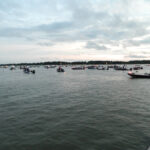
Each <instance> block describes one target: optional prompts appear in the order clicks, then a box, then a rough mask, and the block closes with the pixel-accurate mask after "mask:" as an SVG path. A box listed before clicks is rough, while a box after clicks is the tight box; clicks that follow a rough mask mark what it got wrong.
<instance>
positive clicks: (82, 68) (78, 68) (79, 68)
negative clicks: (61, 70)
mask: <svg viewBox="0 0 150 150" xmlns="http://www.w3.org/2000/svg"><path fill="white" fill-rule="evenodd" d="M71 69H72V70H85V67H82V66H81V67H72V68H71Z"/></svg>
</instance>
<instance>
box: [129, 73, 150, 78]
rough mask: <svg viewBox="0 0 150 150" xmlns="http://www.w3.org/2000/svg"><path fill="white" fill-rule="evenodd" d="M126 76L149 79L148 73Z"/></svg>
mask: <svg viewBox="0 0 150 150" xmlns="http://www.w3.org/2000/svg"><path fill="white" fill-rule="evenodd" d="M128 75H129V76H131V77H132V78H150V74H149V73H144V74H138V73H133V72H128Z"/></svg>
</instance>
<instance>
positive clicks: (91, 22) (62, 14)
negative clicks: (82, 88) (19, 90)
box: [0, 0, 150, 63]
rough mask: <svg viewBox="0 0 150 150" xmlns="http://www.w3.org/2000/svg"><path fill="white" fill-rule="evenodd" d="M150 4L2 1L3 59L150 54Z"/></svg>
mask: <svg viewBox="0 0 150 150" xmlns="http://www.w3.org/2000/svg"><path fill="white" fill-rule="evenodd" d="M149 10H150V2H149V1H147V0H132V1H130V0H114V1H112V0H105V1H103V0H93V1H91V0H82V1H81V0H51V1H49V0H30V1H26V0H5V1H2V2H1V3H0V20H1V22H0V54H1V55H0V61H1V62H0V63H7V62H8V63H9V62H22V61H23V62H28V61H29V62H34V61H52V60H94V59H96V60H97V59H99V60H102V59H103V60H104V59H109V60H120V59H121V60H129V59H149V56H150V52H149V48H150V44H149V42H150V11H149ZM31 52H32V55H31ZM120 56H121V57H120Z"/></svg>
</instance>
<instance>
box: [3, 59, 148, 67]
mask: <svg viewBox="0 0 150 150" xmlns="http://www.w3.org/2000/svg"><path fill="white" fill-rule="evenodd" d="M95 64H108V65H113V64H150V60H132V61H75V62H65V61H52V62H49V61H48V62H39V63H18V64H1V66H2V65H7V66H10V65H95Z"/></svg>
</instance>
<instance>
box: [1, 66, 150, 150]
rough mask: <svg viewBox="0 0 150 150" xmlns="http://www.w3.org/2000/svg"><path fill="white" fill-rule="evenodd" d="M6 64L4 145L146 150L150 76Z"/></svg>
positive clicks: (34, 149) (22, 149) (8, 148)
mask: <svg viewBox="0 0 150 150" xmlns="http://www.w3.org/2000/svg"><path fill="white" fill-rule="evenodd" d="M65 70H66V71H67V72H66V73H57V72H56V70H55V69H48V70H46V69H44V68H38V69H36V74H35V75H32V74H24V73H23V72H22V71H21V70H16V71H10V70H9V69H5V70H4V69H0V150H146V149H147V148H148V147H149V145H150V79H130V78H129V77H128V76H127V74H126V72H119V71H97V70H85V71H73V70H70V68H68V69H65Z"/></svg>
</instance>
